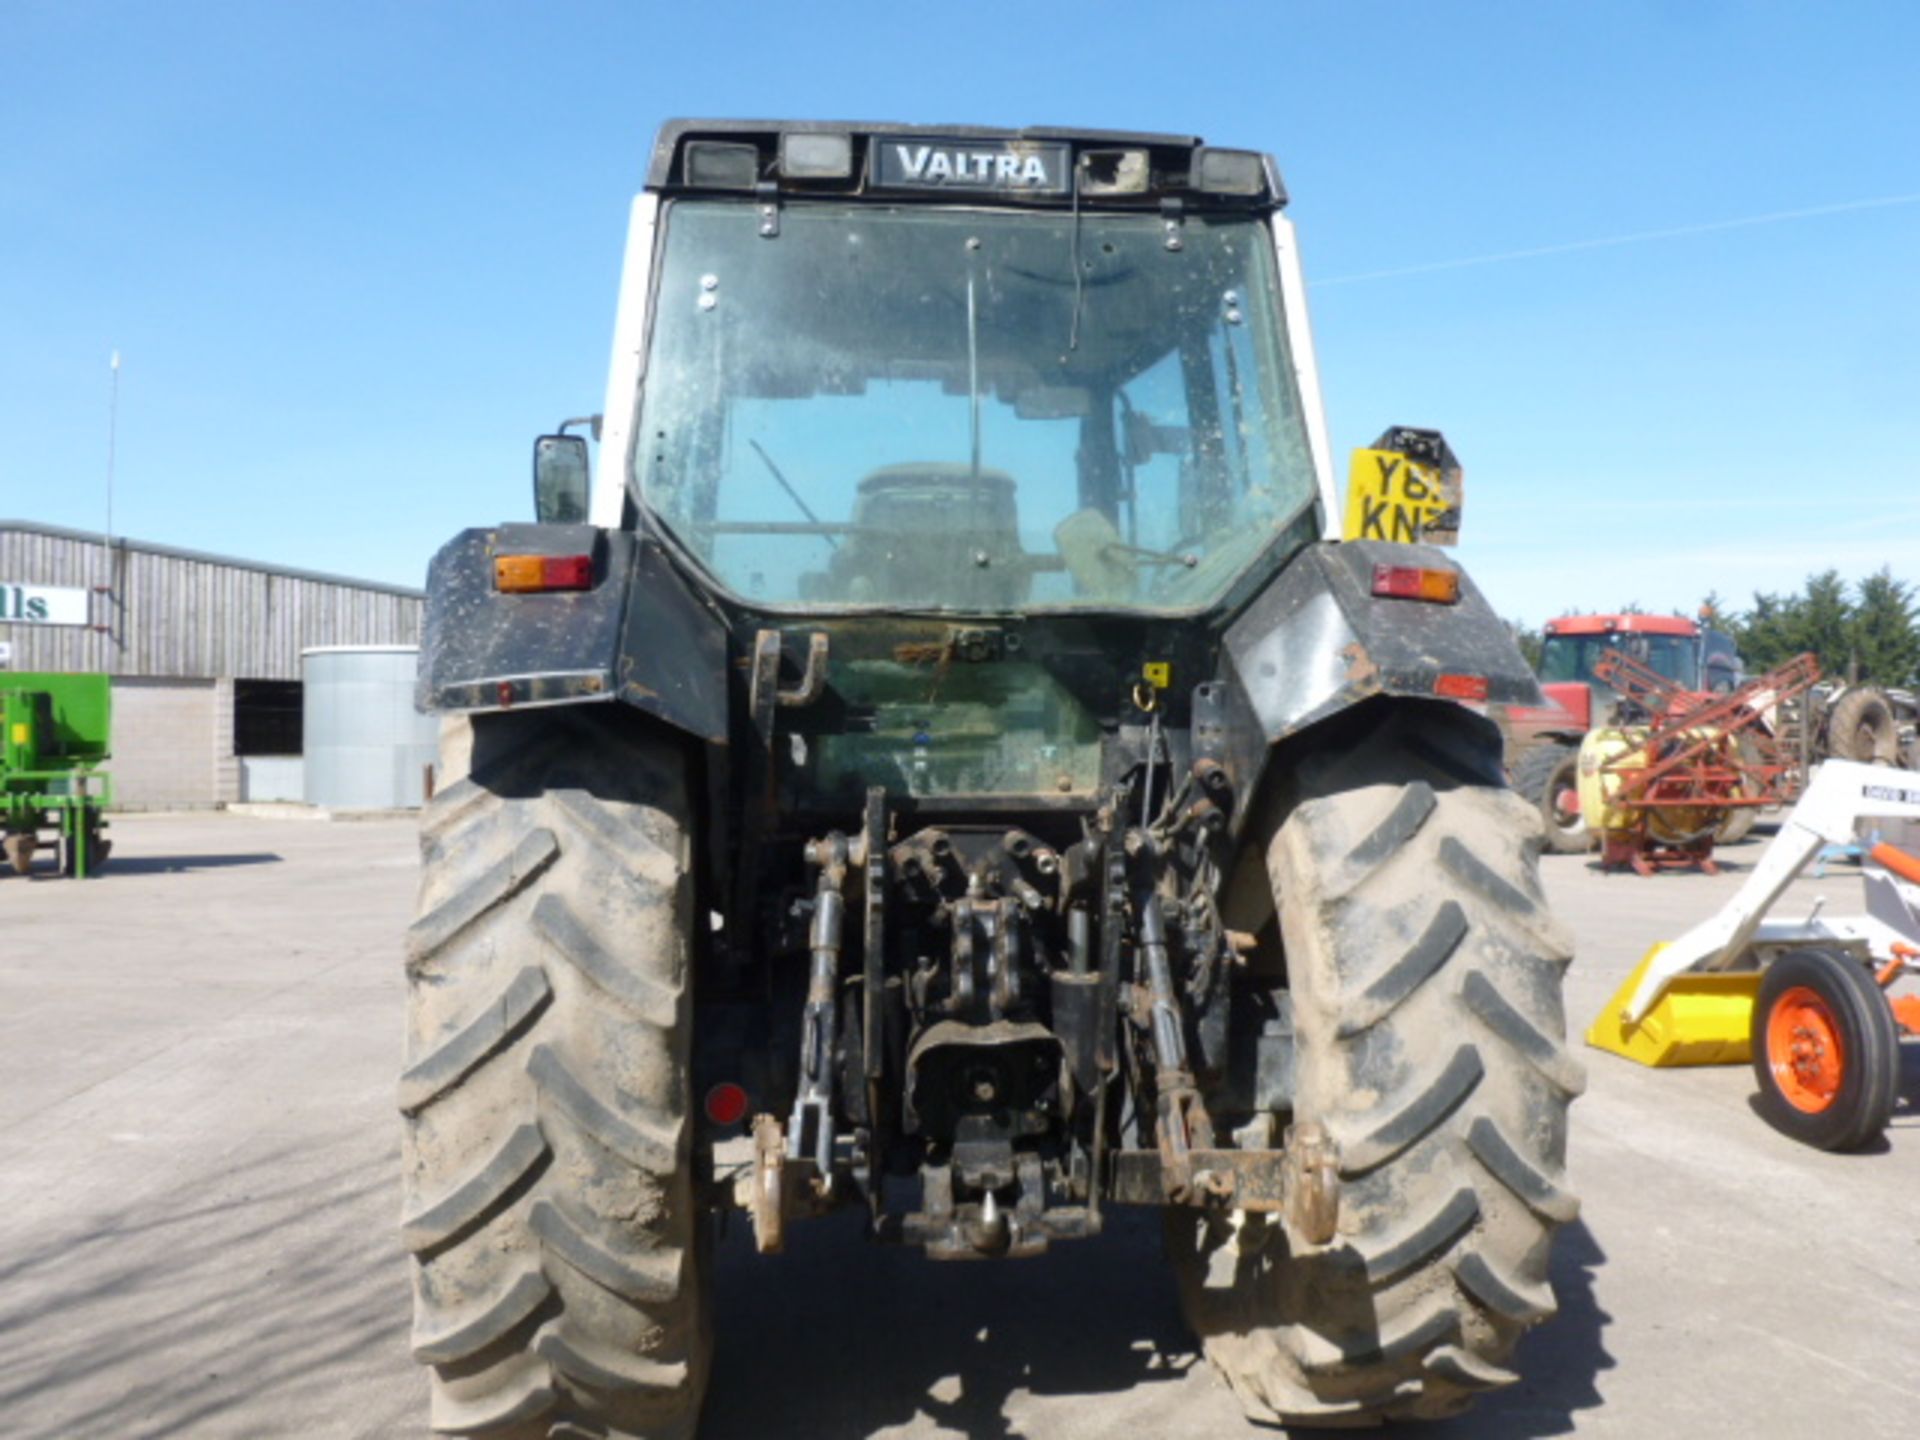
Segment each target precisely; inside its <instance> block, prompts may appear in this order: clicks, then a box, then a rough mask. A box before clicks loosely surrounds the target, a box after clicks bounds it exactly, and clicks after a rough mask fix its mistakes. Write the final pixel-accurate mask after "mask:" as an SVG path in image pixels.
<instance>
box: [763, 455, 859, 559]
mask: <svg viewBox="0 0 1920 1440" xmlns="http://www.w3.org/2000/svg"><path fill="white" fill-rule="evenodd" d="M747 444H749V445H751V446H752V447H753V453H754V454H756V455H758V456H759V457H760V459H761V460H762V461H763V462H764V463H765V465H766V467H767V469H768V470H769V471H771V472H772V474H773V478H774V479H776V480H778V481H779V482H780V488H781V489H782V490H784V491H786V492H787V494H788V496H789V497H790V498H791V499H792V500H793V503H794V504H796V505H798V506H799V507H800V513H801V514H802V515H804V516H806V517H807V519H809V520H811V521H812V522H813V523H814V524H816V525H822V524H825V523H826V522H825V521H823V520H822V519H821V518H820V517H819V516H818V515H816V514H814V513H813V507H812V506H811V505H809V504H807V502H806V501H805V500H803V499H802V498H801V497H800V492H799V491H798V490H796V489H794V488H793V482H792V481H790V480H788V479H787V477H786V476H784V475H782V474H781V473H780V467H779V466H778V465H776V464H774V463H773V457H772V456H771V455H769V454H767V452H766V451H765V450H763V449H761V448H760V442H759V441H758V440H749V441H747ZM820 538H821V539H822V540H824V541H826V542H827V544H828V545H830V546H832V547H833V548H834V549H835V550H838V549H839V548H840V542H839V541H838V540H836V539H834V538H833V536H831V535H829V534H827V533H826V532H825V531H822V532H821V535H820Z"/></svg>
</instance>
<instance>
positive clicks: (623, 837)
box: [399, 705, 711, 1440]
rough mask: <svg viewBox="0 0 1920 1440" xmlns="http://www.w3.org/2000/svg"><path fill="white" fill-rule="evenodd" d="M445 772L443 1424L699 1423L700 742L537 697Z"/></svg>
mask: <svg viewBox="0 0 1920 1440" xmlns="http://www.w3.org/2000/svg"><path fill="white" fill-rule="evenodd" d="M442 771H443V773H442V782H441V786H440V788H439V790H438V791H437V793H436V794H435V795H434V797H433V800H432V802H431V803H430V804H429V805H428V807H427V809H426V812H425V814H424V815H423V817H422V821H421V828H420V833H421V855H422V866H423V873H422V879H421V886H420V905H419V915H418V918H417V919H416V920H415V921H414V923H413V926H412V928H411V930H410V931H409V932H408V943H407V961H406V971H407V982H408V985H407V989H408V1014H407V1065H406V1069H405V1072H404V1073H403V1074H402V1076H401V1078H400V1087H399V1102H400V1110H401V1113H402V1115H403V1116H404V1117H405V1142H404V1151H403V1168H404V1171H405V1208H404V1217H403V1220H402V1238H403V1241H404V1243H405V1245H406V1248H407V1249H408V1250H409V1251H410V1252H411V1253H412V1256H413V1266H412V1270H413V1288H414V1329H413V1354H414V1357H415V1358H416V1359H417V1360H418V1361H420V1362H421V1363H422V1364H424V1365H428V1366H430V1367H432V1387H431V1388H432V1410H431V1420H430V1423H431V1427H432V1429H433V1430H434V1431H435V1432H436V1433H438V1434H447V1435H475V1436H485V1437H488V1440H548V1437H550V1436H552V1437H558V1436H567V1437H582V1440H584V1437H593V1440H615V1437H619V1440H631V1437H647V1440H666V1437H673V1440H679V1437H685V1436H688V1435H691V1433H692V1432H693V1429H694V1426H695V1425H696V1423H697V1421H698V1418H699V1412H700V1403H701V1398H702V1395H703V1393H704V1391H705V1387H706V1379H707V1370H708V1358H709V1352H710V1350H711V1336H710V1332H709V1329H708V1311H707V1296H706V1280H707V1275H706V1271H707V1254H706V1251H707V1244H708V1240H709V1231H708V1227H707V1225H706V1223H705V1218H704V1216H703V1215H702V1214H701V1212H700V1210H699V1208H698V1205H697V1203H696V1197H695V1193H694V1188H693V1183H692V1166H691V1161H690V1148H691V1127H690V1123H689V1110H688V1105H689V1089H690V1078H689V1077H690V1060H691V1057H690V1054H689V1048H690V1037H691V1028H692V1027H691V1010H690V1001H691V989H690V986H691V973H690V972H691V956H690V954H689V945H690V938H689V937H690V935H691V925H692V901H693V890H692V884H691V879H690V876H689V873H688V868H689V865H690V864H691V861H692V851H691V840H690V824H689V803H688V796H687V788H686V779H685V774H684V770H683V758H682V755H681V752H680V749H679V747H678V746H677V745H675V744H674V743H673V741H672V740H671V739H670V738H669V737H666V736H663V734H662V733H661V732H660V731H658V730H657V729H654V728H652V727H650V726H649V725H648V724H647V723H646V722H645V721H643V720H641V719H640V718H639V717H636V716H633V715H631V714H630V713H626V712H621V711H616V710H615V707H613V706H611V705H609V706H605V707H603V708H600V709H597V710H591V711H589V710H571V709H560V710H536V711H530V712H525V713H521V714H499V715H486V716H481V717H479V718H477V719H475V720H474V721H472V722H471V724H469V723H468V722H466V721H458V722H453V723H452V724H450V725H449V726H448V727H447V729H446V731H445V732H444V733H443V736H442Z"/></svg>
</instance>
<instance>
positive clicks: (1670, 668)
mask: <svg viewBox="0 0 1920 1440" xmlns="http://www.w3.org/2000/svg"><path fill="white" fill-rule="evenodd" d="M1609 650H1618V651H1620V652H1621V653H1623V654H1625V655H1627V656H1629V657H1631V658H1632V659H1634V660H1637V661H1639V662H1640V663H1641V664H1643V665H1645V666H1647V667H1648V668H1649V669H1651V670H1654V671H1656V672H1657V673H1658V674H1660V675H1662V676H1664V677H1665V678H1667V679H1668V680H1671V681H1673V682H1674V684H1676V685H1677V686H1679V687H1680V688H1681V689H1682V690H1685V691H1689V692H1695V693H1700V694H1703V695H1706V694H1718V693H1724V692H1726V691H1730V690H1732V689H1733V688H1734V687H1735V686H1737V685H1738V684H1739V682H1740V657H1739V655H1738V654H1737V653H1736V652H1735V650H1734V645H1733V640H1732V637H1730V636H1728V635H1724V634H1721V633H1720V632H1719V631H1717V630H1705V629H1702V628H1701V626H1700V625H1699V624H1698V623H1697V622H1695V621H1692V620H1688V619H1686V618H1685V617H1683V616H1679V615H1564V616H1562V617H1560V618H1559V619H1557V620H1549V621H1548V622H1547V623H1546V627H1545V643H1544V645H1543V646H1542V649H1541V652H1540V665H1539V672H1540V688H1541V689H1542V690H1543V691H1544V692H1545V693H1546V696H1547V702H1548V703H1547V704H1546V705H1544V706H1538V707H1535V706H1528V705H1510V706H1508V707H1506V713H1505V730H1506V739H1507V770H1508V774H1509V776H1510V778H1511V780H1512V783H1513V788H1514V789H1515V790H1516V791H1518V792H1519V793H1520V794H1522V795H1524V796H1526V797H1527V798H1528V799H1530V800H1532V801H1533V802H1534V803H1535V804H1537V805H1538V806H1539V807H1540V814H1541V817H1542V818H1543V819H1544V820H1545V821H1546V823H1547V843H1548V844H1549V845H1550V846H1551V847H1552V848H1553V849H1554V850H1557V851H1560V852H1561V853H1563V854H1577V853H1579V852H1580V851H1583V850H1585V849H1587V848H1588V844H1589V837H1588V834H1587V826H1586V822H1585V821H1584V820H1582V819H1581V818H1580V797H1579V793H1578V792H1579V755H1580V741H1581V739H1582V738H1583V737H1584V736H1585V735H1586V733H1587V731H1589V730H1591V729H1593V728H1594V727H1595V726H1596V725H1604V724H1607V723H1608V722H1609V720H1610V718H1611V716H1612V712H1613V711H1614V710H1615V709H1616V707H1617V706H1618V704H1619V700H1620V696H1619V695H1618V693H1617V692H1616V691H1615V690H1614V689H1613V688H1612V687H1611V686H1609V685H1608V684H1607V683H1606V682H1605V681H1603V680H1601V679H1599V678H1597V677H1596V676H1595V674H1594V666H1595V664H1596V663H1597V662H1598V661H1599V659H1600V657H1601V656H1602V655H1605V654H1606V653H1607V652H1608V651H1609ZM1753 819H1754V811H1753V810H1752V809H1750V808H1749V809H1739V810H1735V811H1734V812H1733V816H1732V819H1731V821H1730V823H1729V832H1731V831H1733V830H1734V829H1736V828H1737V831H1738V833H1723V834H1722V835H1721V837H1720V838H1721V839H1722V840H1723V841H1732V840H1737V839H1739V838H1740V837H1741V836H1742V835H1744V834H1745V833H1746V832H1747V830H1748V829H1750V828H1751V827H1752V824H1753Z"/></svg>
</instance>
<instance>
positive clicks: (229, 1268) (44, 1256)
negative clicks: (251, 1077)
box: [0, 1137, 426, 1440]
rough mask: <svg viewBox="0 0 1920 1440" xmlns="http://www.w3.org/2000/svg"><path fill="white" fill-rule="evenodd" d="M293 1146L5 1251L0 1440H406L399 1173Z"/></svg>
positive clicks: (411, 1404) (0, 1277) (341, 1141)
mask: <svg viewBox="0 0 1920 1440" xmlns="http://www.w3.org/2000/svg"><path fill="white" fill-rule="evenodd" d="M334 1140H335V1144H334V1148H333V1149H332V1151H331V1152H329V1151H328V1150H326V1149H317V1150H315V1151H312V1152H303V1153H295V1152H293V1151H291V1150H287V1151H281V1152H276V1153H271V1154H266V1155H260V1156H257V1157H256V1158H253V1159H251V1160H247V1161H244V1162H241V1161H236V1162H235V1163H233V1164H231V1165H229V1166H226V1167H223V1169H222V1170H221V1172H220V1173H219V1174H218V1175H217V1176H210V1177H208V1178H207V1179H206V1180H204V1181H194V1182H190V1183H185V1184H182V1185H179V1186H177V1187H176V1188H174V1189H172V1190H169V1191H161V1192H158V1193H152V1194H149V1195H147V1196H145V1197H143V1198H141V1199H140V1200H139V1201H138V1202H137V1203H135V1202H128V1203H127V1204H125V1205H124V1206H123V1207H114V1208H109V1209H103V1210H99V1211H96V1212H95V1213H90V1214H89V1213H75V1214H74V1215H73V1216H72V1217H71V1219H69V1220H68V1221H67V1222H66V1223H65V1224H62V1225H60V1226H59V1227H58V1228H55V1227H54V1226H53V1225H48V1226H46V1227H44V1230H43V1232H42V1233H40V1234H35V1235H32V1236H30V1237H28V1238H27V1239H26V1240H25V1241H24V1242H23V1241H22V1239H21V1237H20V1235H19V1234H18V1232H17V1231H8V1232H7V1234H6V1238H5V1241H4V1244H0V1434H5V1435H6V1436H8V1437H9V1440H74V1437H77V1436H126V1437H133V1436H138V1437H141V1440H166V1437H173V1436H193V1437H196V1440H197V1437H204V1436H220V1437H227V1436H231V1437H242V1436H244V1437H247V1440H258V1437H263V1436H300V1437H302V1440H306V1437H341V1440H359V1437H372V1436H383V1437H384V1436H398V1435H409V1436H410V1435H413V1434H415V1433H417V1432H418V1428H419V1427H420V1426H421V1424H422V1421H423V1419H424V1416H425V1413H426V1404H425V1394H424V1384H420V1385H418V1386H414V1385H411V1384H408V1383H405V1382H402V1383H395V1379H394V1377H395V1376H396V1374H399V1373H401V1372H403V1371H404V1370H405V1369H406V1368H407V1366H408V1361H407V1356H406V1332H407V1325H408V1317H409V1307H410V1305H411V1299H410V1297H409V1295H408V1292H407V1280H406V1270H405V1267H404V1264H403V1262H402V1260H401V1256H400V1251H399V1245H398V1239H397V1230H396V1227H395V1225H394V1223H393V1217H394V1212H395V1208H396V1205H395V1196H396V1194H397V1182H396V1178H395V1177H396V1174H397V1171H398V1163H399V1162H398V1158H397V1156H396V1155H395V1154H394V1153H392V1152H391V1151H389V1152H388V1153H385V1154H382V1155H379V1156H376V1157H370V1158H366V1159H364V1160H362V1161H361V1162H359V1163H357V1164H354V1165H352V1166H349V1167H346V1168H339V1169H333V1170H316V1169H315V1167H314V1166H313V1165H312V1164H311V1163H310V1161H311V1157H312V1155H313V1154H316V1153H317V1154H327V1153H334V1154H339V1153H342V1152H345V1153H352V1152H354V1151H356V1150H358V1151H359V1152H360V1153H361V1154H363V1155H364V1154H365V1153H366V1146H365V1144H364V1142H362V1143H360V1144H358V1145H356V1144H355V1143H354V1140H353V1138H352V1137H334Z"/></svg>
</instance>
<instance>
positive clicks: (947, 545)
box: [634, 201, 1314, 610]
mask: <svg viewBox="0 0 1920 1440" xmlns="http://www.w3.org/2000/svg"><path fill="white" fill-rule="evenodd" d="M1168 237H1169V232H1168V230H1167V229H1166V227H1165V226H1164V225H1163V223H1162V221H1161V219H1160V218H1159V217H1158V216H1157V215H1143V216H1112V215H1097V214H1087V215H1082V216H1081V217H1080V218H1079V220H1078V222H1077V224H1076V222H1075V220H1074V218H1073V217H1072V216H1070V215H1062V214H1024V213H1002V212H990V211H961V210H931V209H926V208H914V207H899V208H885V207H874V206H846V205H831V204H816V205H789V206H786V207H783V209H782V211H781V214H780V217H779V233H778V235H777V236H775V237H772V238H767V237H763V236H762V235H761V234H760V233H759V217H758V211H757V210H756V209H755V208H754V207H752V206H750V205H741V204H736V203H728V202H709V201H682V202H680V203H678V204H676V205H674V206H673V207H672V208H671V210H670V211H669V213H668V217H667V229H666V246H665V255H664V261H663V264H662V266H661V269H660V273H659V276H658V279H657V282H656V289H655V294H654V300H653V304H654V321H653V332H652V341H651V351H650V355H649V361H648V366H647V377H646V382H645V396H644V399H643V402H642V407H641V412H640V423H639V426H638V428H637V439H636V442H635V443H636V450H635V455H634V468H635V473H636V474H637V475H638V476H639V477H640V479H641V484H642V487H643V490H644V494H645V498H646V501H647V503H648V505H649V507H650V508H651V509H652V510H653V511H654V512H655V514H656V515H658V516H659V517H660V518H661V519H662V520H663V521H664V522H665V523H666V524H667V525H668V526H669V527H670V528H671V529H672V530H673V531H674V532H675V534H676V535H677V536H678V537H679V539H680V540H681V542H682V543H683V544H684V545H685V546H686V547H687V548H688V549H689V550H691V551H692V552H693V553H694V554H695V555H696V556H698V557H699V558H700V559H701V560H702V561H703V562H704V563H705V564H706V565H707V566H708V568H709V569H711V570H712V572H713V573H714V575H715V577H716V578H717V579H718V580H719V581H720V582H721V583H722V584H723V585H724V586H726V587H727V588H728V589H730V590H732V591H733V592H735V593H736V594H739V595H742V596H745V597H747V598H749V599H752V600H756V601H760V602H763V603H767V604H773V605H807V606H827V607H839V606H864V605H873V606H887V607H902V608H947V609H959V610H999V609H1012V608H1015V607H1019V608H1034V607H1045V606H1097V607H1100V608H1103V609H1154V610H1160V609H1164V610H1186V609H1195V608H1199V607H1202V606H1205V605H1207V604H1209V603H1210V602H1212V601H1213V600H1214V599H1216V598H1217V597H1218V596H1219V595H1220V594H1221V593H1222V592H1223V591H1224V590H1225V589H1226V587H1227V586H1228V585H1229V584H1230V583H1231V581H1232V580H1233V578H1234V577H1235V576H1236V575H1238V574H1240V573H1241V572H1242V571H1244V570H1245V569H1247V568H1248V567H1249V566H1250V565H1251V564H1253V563H1254V562H1255V561H1256V560H1257V559H1259V558H1260V557H1261V556H1262V554H1263V553H1264V552H1265V551H1266V549H1267V547H1268V546H1269V545H1271V544H1272V543H1273V542H1274V540H1275V539H1276V537H1277V536H1278V535H1279V534H1280V533H1281V532H1282V531H1283V530H1284V529H1286V527H1287V526H1288V524H1289V522H1290V521H1292V520H1294V519H1295V518H1296V517H1298V516H1299V515H1300V513H1301V511H1302V510H1303V509H1304V508H1305V507H1307V506H1308V505H1310V504H1311V503H1312V500H1313V497H1314V479H1313V468H1312V463H1311V460H1310V457H1309V452H1308V448H1307V441H1306V433H1305V427H1304V425H1303V424H1302V419H1301V414H1300V406H1299V400H1298V395H1297V391H1296V388H1295V385H1294V381H1293V367H1292V361H1291V358H1290V356H1289V355H1288V353H1287V347H1286V338H1285V332H1284V327H1283V325H1282V323H1281V317H1280V309H1279V299H1278V293H1277V291H1278V286H1277V282H1276V280H1275V276H1274V269H1275V266H1274V258H1273V250H1272V239H1271V236H1270V233H1269V232H1268V231H1267V229H1266V228H1265V226H1264V225H1262V224H1261V223H1259V222H1258V221H1256V220H1252V219H1244V218H1207V217H1198V216H1196V217H1189V218H1188V219H1187V220H1186V221H1185V222H1184V224H1183V225H1181V226H1180V227H1179V229H1178V231H1177V232H1175V238H1176V239H1177V241H1178V248H1169V244H1168ZM1294 533H1296V534H1298V533H1300V532H1299V531H1295V532H1294Z"/></svg>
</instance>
